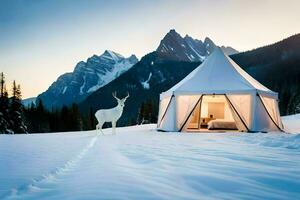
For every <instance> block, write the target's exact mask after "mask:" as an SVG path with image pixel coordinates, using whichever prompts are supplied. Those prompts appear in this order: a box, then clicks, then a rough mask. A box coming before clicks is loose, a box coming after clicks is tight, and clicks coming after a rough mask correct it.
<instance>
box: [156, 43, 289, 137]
mask: <svg viewBox="0 0 300 200" xmlns="http://www.w3.org/2000/svg"><path fill="white" fill-rule="evenodd" d="M157 128H158V130H162V131H201V130H203V131H208V130H213V129H219V130H234V129H235V130H239V131H244V132H258V131H263V132H268V131H282V129H283V126H282V122H281V118H280V114H279V109H278V94H277V93H275V92H273V91H271V90H269V89H268V88H266V87H265V86H263V85H262V84H260V83H259V82H258V81H256V80H255V79H254V78H252V77H251V76H250V75H249V74H247V73H246V72H245V71H244V70H243V69H241V67H239V66H238V65H237V64H236V63H235V62H234V61H233V60H232V59H231V58H229V57H228V56H227V55H225V54H224V52H223V51H222V50H221V48H216V50H214V52H213V53H212V54H211V55H210V56H209V57H208V58H207V59H206V60H205V61H204V62H203V63H202V64H201V65H200V66H199V67H197V68H196V69H195V70H193V71H192V72H191V73H190V74H189V75H188V76H186V77H185V78H184V79H183V80H181V81H180V82H179V83H177V84H176V85H175V86H173V87H172V88H171V89H169V90H168V91H166V92H163V93H161V94H160V104H159V116H158V124H157Z"/></svg>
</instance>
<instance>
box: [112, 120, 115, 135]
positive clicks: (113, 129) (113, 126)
mask: <svg viewBox="0 0 300 200" xmlns="http://www.w3.org/2000/svg"><path fill="white" fill-rule="evenodd" d="M111 126H112V133H113V135H115V134H116V122H115V121H112V122H111Z"/></svg>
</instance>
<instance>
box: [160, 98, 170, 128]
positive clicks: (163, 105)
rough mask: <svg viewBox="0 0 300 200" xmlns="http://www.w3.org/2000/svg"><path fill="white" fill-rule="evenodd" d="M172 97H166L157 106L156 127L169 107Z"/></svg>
mask: <svg viewBox="0 0 300 200" xmlns="http://www.w3.org/2000/svg"><path fill="white" fill-rule="evenodd" d="M171 98H172V97H166V98H164V99H163V100H161V101H160V104H159V111H158V126H160V124H161V121H162V118H163V117H164V116H165V115H166V113H167V108H168V107H169V106H170V103H171Z"/></svg>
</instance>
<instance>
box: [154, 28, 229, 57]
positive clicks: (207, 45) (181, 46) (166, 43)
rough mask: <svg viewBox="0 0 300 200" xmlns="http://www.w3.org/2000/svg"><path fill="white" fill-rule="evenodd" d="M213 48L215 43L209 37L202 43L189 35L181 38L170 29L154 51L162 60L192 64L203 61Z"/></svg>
mask: <svg viewBox="0 0 300 200" xmlns="http://www.w3.org/2000/svg"><path fill="white" fill-rule="evenodd" d="M215 48H216V45H215V43H214V42H213V41H212V40H211V39H210V38H209V37H206V38H205V39H204V42H202V41H201V40H198V39H194V38H193V37H191V36H189V35H185V36H184V37H181V35H180V34H179V33H177V32H176V31H175V30H174V29H171V30H170V31H169V32H168V33H167V34H166V35H165V36H164V38H163V39H162V40H161V42H160V44H159V46H158V48H157V50H156V51H157V52H158V53H159V54H160V56H161V57H162V58H164V59H170V60H179V61H189V62H191V61H192V62H194V61H203V60H204V59H205V58H206V57H207V56H208V55H209V54H210V53H211V52H212V51H213V50H214V49H215ZM232 49H233V48H232ZM230 52H233V51H230Z"/></svg>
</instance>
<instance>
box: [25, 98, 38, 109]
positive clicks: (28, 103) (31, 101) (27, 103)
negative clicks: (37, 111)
mask: <svg viewBox="0 0 300 200" xmlns="http://www.w3.org/2000/svg"><path fill="white" fill-rule="evenodd" d="M35 101H36V97H31V98H27V99H23V100H22V104H23V105H24V106H25V107H29V106H31V104H35Z"/></svg>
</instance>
